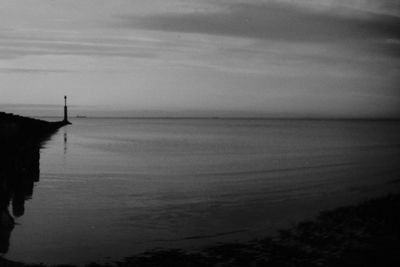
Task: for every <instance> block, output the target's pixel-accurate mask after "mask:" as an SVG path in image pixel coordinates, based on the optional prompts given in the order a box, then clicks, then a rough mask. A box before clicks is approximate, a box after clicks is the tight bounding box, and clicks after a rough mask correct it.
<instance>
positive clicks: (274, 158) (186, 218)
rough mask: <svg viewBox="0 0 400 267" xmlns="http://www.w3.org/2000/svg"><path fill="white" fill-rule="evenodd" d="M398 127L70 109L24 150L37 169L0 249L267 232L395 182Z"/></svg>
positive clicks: (53, 249) (25, 255) (25, 253)
mask: <svg viewBox="0 0 400 267" xmlns="http://www.w3.org/2000/svg"><path fill="white" fill-rule="evenodd" d="M399 134H400V124H399V123H398V122H393V121H392V122H390V121H386V122H384V121H382V122H376V121H304V120H298V121H296V120H293V121H288V120H221V119H218V120H211V119H194V120H190V119H76V120H75V121H73V125H71V126H68V127H65V128H63V129H60V131H58V132H57V133H56V134H55V135H54V136H53V137H52V139H51V140H50V141H48V142H47V143H46V144H45V147H44V148H43V149H41V150H40V155H39V151H38V152H37V153H36V154H35V155H37V156H35V157H36V158H32V159H31V160H32V161H33V162H34V163H35V162H36V163H37V166H38V168H39V163H40V175H39V173H38V174H37V176H38V177H36V178H35V179H34V180H38V179H39V178H40V180H39V181H38V182H36V183H35V187H34V188H33V195H32V199H30V200H27V201H26V202H25V204H24V213H23V216H20V217H16V222H17V225H16V226H15V227H14V229H13V230H12V231H11V232H10V237H9V248H8V252H7V253H5V254H4V255H5V257H6V258H8V259H12V260H18V261H23V262H30V263H38V262H44V263H77V264H81V263H86V262H89V261H97V262H104V261H110V260H116V259H121V258H123V257H125V256H129V255H132V254H134V253H137V252H141V251H143V250H146V249H151V248H154V247H166V248H169V247H182V248H187V249H191V248H198V247H201V246H206V245H209V244H213V243H216V242H226V241H234V240H248V239H252V238H256V237H259V236H263V235H267V234H272V233H274V231H275V230H276V229H278V228H282V227H288V226H291V225H293V224H294V223H295V222H297V221H298V220H301V219H304V218H306V217H309V216H313V215H315V214H316V213H317V212H318V211H320V210H322V209H326V208H333V207H337V206H339V205H344V204H349V203H354V202H356V201H359V200H362V199H367V198H370V197H373V196H377V195H380V194H384V193H387V192H393V191H398V189H399V187H400V183H399V182H398V179H399V178H400V177H399V173H400V169H399V167H398V166H397V165H398V162H400V137H399V136H400V135H399ZM39 158H40V162H39ZM33 165H35V164H33ZM30 186H31V187H32V186H33V182H32V184H31V185H30ZM31 191H32V190H31ZM31 193H32V192H31ZM29 196H30V194H27V195H26V197H25V198H30V197H29ZM10 209H11V207H10ZM3 239H7V238H2V240H3ZM1 242H3V243H4V242H5V241H1Z"/></svg>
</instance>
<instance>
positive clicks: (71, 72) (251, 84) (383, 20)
mask: <svg viewBox="0 0 400 267" xmlns="http://www.w3.org/2000/svg"><path fill="white" fill-rule="evenodd" d="M399 26H400V2H399V1H398V0H298V1H295V0H292V1H290V0H275V1H267V0H258V1H253V0H193V1H192V0H185V1H184V0H140V1H139V0H1V2H0V81H1V84H0V103H1V104H46V105H47V104H50V105H52V104H58V103H60V102H62V96H63V95H64V94H67V95H68V96H69V98H70V101H71V103H73V104H75V105H90V106H92V105H107V106H111V107H112V108H114V109H131V110H161V111H163V110H164V111H181V112H188V111H206V112H209V113H210V114H212V113H215V114H216V115H218V113H219V112H225V113H226V112H233V113H232V114H261V115H266V116H328V117H329V116H335V117H337V116H339V117H343V116H344V117H360V116H361V117H387V116H399V114H400V91H399V90H400V87H399V84H400V83H399V82H400V75H399V74H400V27H399ZM60 100H61V101H60Z"/></svg>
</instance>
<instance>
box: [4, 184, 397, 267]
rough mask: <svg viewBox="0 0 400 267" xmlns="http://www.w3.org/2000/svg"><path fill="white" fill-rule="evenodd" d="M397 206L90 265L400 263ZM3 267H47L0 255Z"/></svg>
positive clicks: (375, 203) (368, 205)
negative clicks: (256, 236) (248, 237)
mask: <svg viewBox="0 0 400 267" xmlns="http://www.w3.org/2000/svg"><path fill="white" fill-rule="evenodd" d="M395 182H400V180H397V181H395ZM399 210H400V194H392V195H387V196H383V197H379V198H376V199H372V200H369V201H365V202H362V203H360V204H358V205H355V206H347V207H341V208H337V209H335V210H331V211H325V212H322V213H320V214H319V215H318V216H317V217H316V218H314V219H313V220H310V221H303V222H301V223H299V224H298V225H297V226H296V227H294V228H292V229H286V230H281V231H279V233H277V234H276V236H271V237H265V238H261V239H258V240H253V241H251V242H245V243H227V244H217V245H214V246H210V247H206V248H202V249H200V250H197V251H185V250H177V249H174V250H152V251H148V252H146V253H143V254H138V255H134V256H132V257H128V258H126V259H124V260H123V261H120V262H115V263H113V264H96V263H92V264H89V265H87V266H92V267H95V266H97V267H109V266H119V267H125V266H400V254H399V253H398V252H399V251H400V227H399V225H400V213H399ZM0 266H7V267H17V266H21V267H33V266H45V265H26V264H23V263H17V262H11V261H7V260H5V259H2V258H0ZM58 266H61V265H58ZM63 266H66V265H63Z"/></svg>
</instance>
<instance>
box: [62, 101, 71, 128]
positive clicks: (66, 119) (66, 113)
mask: <svg viewBox="0 0 400 267" xmlns="http://www.w3.org/2000/svg"><path fill="white" fill-rule="evenodd" d="M63 122H64V123H65V124H71V123H70V122H69V121H68V107H67V96H66V95H65V96H64V120H63Z"/></svg>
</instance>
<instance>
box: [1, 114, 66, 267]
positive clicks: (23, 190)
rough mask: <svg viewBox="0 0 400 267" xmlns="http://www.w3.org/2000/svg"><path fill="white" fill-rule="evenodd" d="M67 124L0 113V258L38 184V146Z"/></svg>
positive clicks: (5, 250)
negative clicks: (35, 184)
mask: <svg viewBox="0 0 400 267" xmlns="http://www.w3.org/2000/svg"><path fill="white" fill-rule="evenodd" d="M67 124H69V122H68V121H58V122H47V121H44V120H37V119H32V118H27V117H22V116H18V115H14V114H9V113H3V112H0V255H1V254H3V253H6V252H7V251H8V247H9V239H10V235H11V232H12V230H13V228H14V225H15V222H14V218H16V217H20V216H22V215H23V214H24V210H25V201H26V200H27V199H29V198H30V197H31V195H32V192H33V185H34V183H35V182H37V181H39V172H40V170H39V158H40V153H39V150H40V147H41V145H42V143H43V142H44V141H46V140H47V139H48V138H49V137H50V136H51V135H52V134H53V133H54V132H56V131H57V130H58V129H59V128H60V127H63V126H65V125H67ZM10 209H11V212H10ZM0 263H1V262H0ZM0 266H1V264H0Z"/></svg>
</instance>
